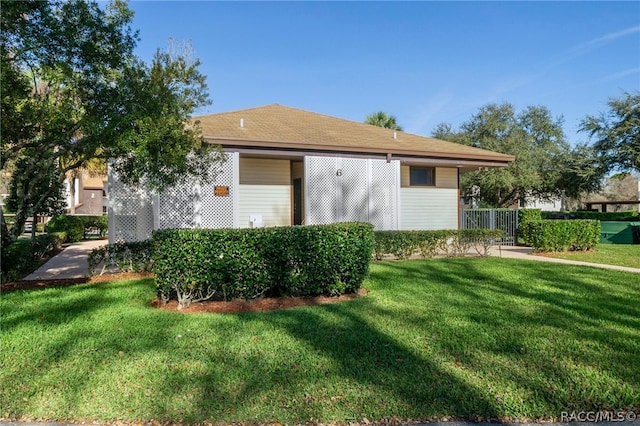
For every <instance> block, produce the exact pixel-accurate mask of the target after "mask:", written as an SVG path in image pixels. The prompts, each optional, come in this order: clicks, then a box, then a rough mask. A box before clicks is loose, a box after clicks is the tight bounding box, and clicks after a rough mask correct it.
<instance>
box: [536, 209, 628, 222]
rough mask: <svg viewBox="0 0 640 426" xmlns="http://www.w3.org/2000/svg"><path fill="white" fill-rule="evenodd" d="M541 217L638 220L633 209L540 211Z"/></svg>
mask: <svg viewBox="0 0 640 426" xmlns="http://www.w3.org/2000/svg"><path fill="white" fill-rule="evenodd" d="M542 219H591V220H599V221H601V222H618V221H621V222H626V221H631V222H634V221H638V220H640V215H638V212H637V211H633V210H630V211H625V212H596V211H590V210H578V211H575V212H542Z"/></svg>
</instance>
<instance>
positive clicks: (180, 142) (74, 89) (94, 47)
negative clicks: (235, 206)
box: [0, 0, 223, 243]
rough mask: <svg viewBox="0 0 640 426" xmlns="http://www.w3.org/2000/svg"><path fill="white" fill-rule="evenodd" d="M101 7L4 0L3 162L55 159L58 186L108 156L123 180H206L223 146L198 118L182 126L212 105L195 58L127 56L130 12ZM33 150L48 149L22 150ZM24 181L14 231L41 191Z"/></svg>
mask: <svg viewBox="0 0 640 426" xmlns="http://www.w3.org/2000/svg"><path fill="white" fill-rule="evenodd" d="M101 5H102V6H101ZM101 5H99V4H98V3H97V2H95V1H84V0H69V1H63V0H51V1H49V2H41V1H24V2H18V1H15V2H14V1H12V2H3V4H2V15H1V23H2V32H1V33H0V43H1V53H0V54H1V58H0V59H1V61H0V64H1V66H2V69H1V70H0V71H1V72H0V75H1V76H2V81H1V84H2V89H3V94H2V111H1V113H2V117H3V119H2V120H1V122H2V129H1V131H2V134H1V137H2V148H1V149H2V151H1V152H0V166H2V169H4V168H5V166H6V164H8V163H9V162H12V161H18V160H20V159H22V160H23V161H26V162H31V163H30V164H29V166H28V167H27V166H25V170H27V169H29V168H31V169H33V168H34V167H35V166H36V165H37V166H38V167H41V168H42V169H43V170H53V169H52V168H53V167H54V164H55V165H57V166H58V167H59V172H58V173H59V176H58V181H59V182H60V183H61V182H63V181H64V179H65V176H66V175H67V174H68V173H70V172H72V171H74V170H76V169H78V168H82V167H86V166H87V164H88V162H89V161H90V160H92V159H101V160H103V161H106V160H107V159H113V160H114V162H113V169H114V170H115V171H116V172H117V173H119V176H120V178H121V179H122V180H123V181H124V182H125V183H127V184H132V185H140V184H145V185H147V186H149V187H150V188H153V189H162V188H165V187H168V186H171V185H173V184H175V183H177V182H180V181H182V180H184V179H186V178H187V177H189V176H196V177H199V178H201V179H203V180H206V179H209V178H211V176H210V172H209V170H211V169H210V168H209V167H210V165H211V164H215V163H216V162H220V161H222V158H223V157H222V155H221V151H220V150H219V149H212V148H211V146H210V145H208V144H206V143H205V141H204V139H203V138H202V135H201V132H200V129H199V127H198V124H197V123H195V122H191V123H190V124H189V125H186V124H187V122H188V120H189V117H190V116H191V114H192V113H193V111H194V110H195V109H197V108H199V107H201V106H204V105H206V104H208V103H209V98H208V93H207V87H206V84H205V77H204V76H203V75H202V74H201V73H200V72H199V71H198V67H199V62H198V61H197V60H192V59H191V58H187V57H185V56H181V55H179V54H175V53H167V52H161V51H158V52H157V53H156V55H155V56H154V58H153V60H152V62H151V63H150V64H146V63H144V62H142V61H141V60H139V59H138V58H137V57H136V56H135V55H134V54H133V49H134V47H135V45H136V42H137V33H136V32H134V31H133V30H132V29H131V27H130V23H131V20H132V17H133V12H132V11H131V10H130V9H128V7H127V5H126V3H125V2H123V1H121V0H114V1H112V2H111V3H109V4H107V5H104V4H101ZM9 118H10V119H9ZM32 150H35V151H36V152H38V153H47V155H37V156H29V155H28V152H31V151H32ZM23 182H25V187H24V188H23V192H22V193H21V194H22V195H20V198H19V199H18V205H17V209H16V222H15V225H14V228H13V233H14V236H15V235H17V234H19V233H21V232H22V228H23V225H24V221H25V220H26V218H27V217H28V211H29V210H30V209H31V208H33V209H34V210H36V211H37V210H39V209H40V207H41V206H40V203H41V202H43V201H42V200H44V199H45V198H46V196H48V194H41V196H40V197H39V198H38V197H35V194H36V193H37V192H38V190H39V188H38V186H37V183H36V182H33V181H28V179H25V180H23ZM51 188H52V191H53V190H54V189H53V188H55V186H52V187H51ZM31 203H33V204H31ZM3 235H5V233H3ZM3 242H5V243H6V241H3Z"/></svg>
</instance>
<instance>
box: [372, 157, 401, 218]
mask: <svg viewBox="0 0 640 426" xmlns="http://www.w3.org/2000/svg"><path fill="white" fill-rule="evenodd" d="M369 167H370V171H371V175H370V176H371V178H370V181H369V185H370V188H371V189H370V197H371V201H370V203H369V205H370V206H371V207H370V209H369V222H370V223H371V224H373V226H374V228H375V229H399V221H398V200H399V198H398V191H399V188H398V185H399V180H400V179H399V178H400V176H399V174H400V164H399V162H398V161H391V162H390V163H387V162H386V160H369Z"/></svg>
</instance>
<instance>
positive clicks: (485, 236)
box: [373, 229, 504, 260]
mask: <svg viewBox="0 0 640 426" xmlns="http://www.w3.org/2000/svg"><path fill="white" fill-rule="evenodd" d="M503 236H504V232H503V231H501V230H499V229H498V230H491V229H460V230H457V229H455V230H443V231H376V232H375V247H374V249H373V254H374V257H375V259H376V260H382V259H383V258H385V257H394V258H396V259H408V258H409V257H411V256H413V255H420V256H422V257H423V258H431V257H434V256H436V255H438V254H444V255H446V256H449V257H451V256H465V255H467V254H468V253H469V251H470V250H471V249H475V250H476V252H477V253H478V254H480V255H482V256H487V255H488V252H489V247H490V246H492V245H494V244H496V240H498V239H500V238H502V237H503Z"/></svg>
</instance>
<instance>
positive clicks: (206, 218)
mask: <svg viewBox="0 0 640 426" xmlns="http://www.w3.org/2000/svg"><path fill="white" fill-rule="evenodd" d="M226 156H227V161H225V163H224V164H222V166H221V167H219V168H218V169H216V170H215V171H216V172H217V176H216V178H215V181H214V182H212V183H207V184H204V185H200V184H199V183H197V182H195V181H192V182H189V183H187V184H184V185H179V186H177V187H175V188H171V189H169V190H167V191H165V192H163V193H162V194H160V196H159V197H158V198H159V203H160V208H159V209H158V210H159V216H160V217H159V227H160V228H233V227H234V226H235V224H236V221H237V220H236V216H237V214H236V213H235V212H236V205H237V203H236V202H235V200H236V198H237V189H238V185H237V180H238V179H237V168H238V154H237V153H227V154H226ZM212 167H213V166H212ZM216 186H224V187H227V188H228V190H229V191H228V194H227V195H224V196H216V195H215V187H216Z"/></svg>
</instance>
